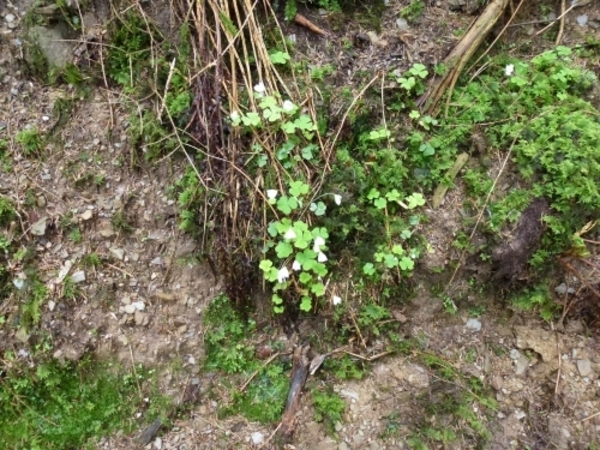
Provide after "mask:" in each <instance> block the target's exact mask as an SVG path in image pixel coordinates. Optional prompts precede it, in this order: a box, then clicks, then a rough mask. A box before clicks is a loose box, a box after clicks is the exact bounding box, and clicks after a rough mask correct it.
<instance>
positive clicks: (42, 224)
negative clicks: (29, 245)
mask: <svg viewBox="0 0 600 450" xmlns="http://www.w3.org/2000/svg"><path fill="white" fill-rule="evenodd" d="M47 221H48V218H47V217H42V218H41V219H40V220H38V221H37V222H36V223H34V224H33V225H31V234H33V235H34V236H43V235H44V234H46V223H47Z"/></svg>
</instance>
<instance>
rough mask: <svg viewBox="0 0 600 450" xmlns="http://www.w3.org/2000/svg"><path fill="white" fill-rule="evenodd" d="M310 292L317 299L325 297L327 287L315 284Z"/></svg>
mask: <svg viewBox="0 0 600 450" xmlns="http://www.w3.org/2000/svg"><path fill="white" fill-rule="evenodd" d="M310 292H312V293H313V294H315V295H316V296H317V297H322V296H323V295H325V285H324V284H323V283H315V284H313V285H312V286H311V287H310Z"/></svg>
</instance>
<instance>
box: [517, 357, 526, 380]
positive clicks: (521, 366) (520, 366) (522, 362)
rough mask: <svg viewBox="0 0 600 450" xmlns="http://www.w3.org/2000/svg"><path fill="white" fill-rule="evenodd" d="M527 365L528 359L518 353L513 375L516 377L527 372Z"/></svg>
mask: <svg viewBox="0 0 600 450" xmlns="http://www.w3.org/2000/svg"><path fill="white" fill-rule="evenodd" d="M528 367H529V359H528V358H527V356H525V355H520V356H519V359H517V362H516V364H515V375H516V376H518V377H520V376H522V375H525V372H527V368H528Z"/></svg>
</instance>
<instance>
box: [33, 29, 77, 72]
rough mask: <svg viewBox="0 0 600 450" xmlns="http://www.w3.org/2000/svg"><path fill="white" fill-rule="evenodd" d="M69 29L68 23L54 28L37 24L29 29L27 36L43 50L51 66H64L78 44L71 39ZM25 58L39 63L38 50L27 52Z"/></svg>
mask: <svg viewBox="0 0 600 450" xmlns="http://www.w3.org/2000/svg"><path fill="white" fill-rule="evenodd" d="M69 31H70V30H69V29H68V26H67V25H66V24H60V25H57V26H54V27H52V28H46V27H42V26H39V25H36V26H34V27H32V28H31V29H30V30H29V32H28V36H27V37H28V41H29V42H34V43H35V45H36V47H37V48H38V49H39V50H41V52H42V54H43V56H44V57H45V58H46V60H47V61H48V64H49V65H50V66H55V67H59V68H62V67H65V66H66V65H67V63H68V62H69V61H70V60H71V55H72V53H73V49H74V48H75V45H76V44H77V42H76V41H75V40H73V39H69ZM34 55H35V56H34ZM25 58H26V59H27V61H28V62H29V63H30V64H31V63H36V62H37V63H38V64H39V60H38V58H39V56H37V52H33V51H28V52H26V56H25Z"/></svg>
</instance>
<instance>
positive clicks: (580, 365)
mask: <svg viewBox="0 0 600 450" xmlns="http://www.w3.org/2000/svg"><path fill="white" fill-rule="evenodd" d="M577 370H578V371H579V375H581V376H582V377H587V376H588V375H589V374H591V373H592V364H591V363H590V360H589V359H578V360H577Z"/></svg>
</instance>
